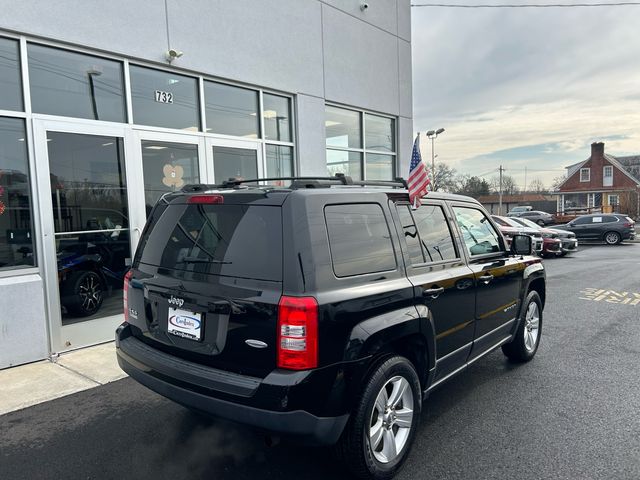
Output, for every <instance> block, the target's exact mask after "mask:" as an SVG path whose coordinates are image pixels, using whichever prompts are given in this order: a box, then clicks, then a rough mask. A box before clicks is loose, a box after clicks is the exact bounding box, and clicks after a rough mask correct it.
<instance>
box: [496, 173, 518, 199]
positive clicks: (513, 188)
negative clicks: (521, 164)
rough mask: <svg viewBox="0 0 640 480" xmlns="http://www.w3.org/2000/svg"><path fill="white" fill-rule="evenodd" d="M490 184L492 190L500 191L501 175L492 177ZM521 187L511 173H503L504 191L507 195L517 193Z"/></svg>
mask: <svg viewBox="0 0 640 480" xmlns="http://www.w3.org/2000/svg"><path fill="white" fill-rule="evenodd" d="M489 186H490V187H491V191H492V192H496V193H498V192H500V177H492V178H491V180H489ZM519 192H520V189H519V188H518V184H517V183H516V181H515V179H514V178H513V177H512V176H511V175H502V193H503V194H505V195H515V194H516V193H519Z"/></svg>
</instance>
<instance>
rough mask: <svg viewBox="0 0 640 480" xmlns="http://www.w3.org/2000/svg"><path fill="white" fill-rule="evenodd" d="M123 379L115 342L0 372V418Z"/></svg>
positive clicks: (124, 375) (123, 374)
mask: <svg viewBox="0 0 640 480" xmlns="http://www.w3.org/2000/svg"><path fill="white" fill-rule="evenodd" d="M124 377H126V374H125V373H124V372H123V371H122V370H120V367H119V366H118V362H117V361H116V348H115V344H114V342H109V343H103V344H101V345H96V346H94V347H88V348H83V349H80V350H75V351H73V352H68V353H63V354H61V355H60V356H59V357H58V358H57V359H56V361H55V362H51V361H49V360H43V361H41V362H35V363H30V364H27V365H20V366H18V367H12V368H7V369H4V370H0V415H3V414H5V413H9V412H12V411H14V410H20V409H22V408H26V407H30V406H32V405H36V404H38V403H42V402H47V401H49V400H53V399H54V398H59V397H64V396H65V395H70V394H72V393H76V392H80V391H82V390H87V389H89V388H94V387H98V386H100V385H104V384H105V383H109V382H113V381H115V380H119V379H121V378H124Z"/></svg>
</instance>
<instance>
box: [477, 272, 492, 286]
mask: <svg viewBox="0 0 640 480" xmlns="http://www.w3.org/2000/svg"><path fill="white" fill-rule="evenodd" d="M478 280H480V281H481V282H483V283H484V284H485V285H486V284H488V283H489V282H490V281H491V280H493V275H491V274H489V275H482V276H481V277H478Z"/></svg>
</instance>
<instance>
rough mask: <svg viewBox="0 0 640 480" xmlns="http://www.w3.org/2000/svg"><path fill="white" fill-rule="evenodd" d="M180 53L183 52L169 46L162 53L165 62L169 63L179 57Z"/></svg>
mask: <svg viewBox="0 0 640 480" xmlns="http://www.w3.org/2000/svg"><path fill="white" fill-rule="evenodd" d="M182 55H183V53H182V52H181V51H180V50H176V49H175V48H170V49H169V50H167V51H166V52H165V54H164V56H165V58H166V59H167V62H169V63H171V62H173V61H174V60H175V59H176V58H180V57H181V56H182Z"/></svg>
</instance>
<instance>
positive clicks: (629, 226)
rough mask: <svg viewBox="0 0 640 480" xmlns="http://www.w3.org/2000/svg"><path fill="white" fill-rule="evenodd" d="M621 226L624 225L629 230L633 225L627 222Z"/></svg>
mask: <svg viewBox="0 0 640 480" xmlns="http://www.w3.org/2000/svg"><path fill="white" fill-rule="evenodd" d="M623 225H624V226H625V227H626V228H631V227H633V225H634V224H633V223H631V222H627V223H625V224H623Z"/></svg>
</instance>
